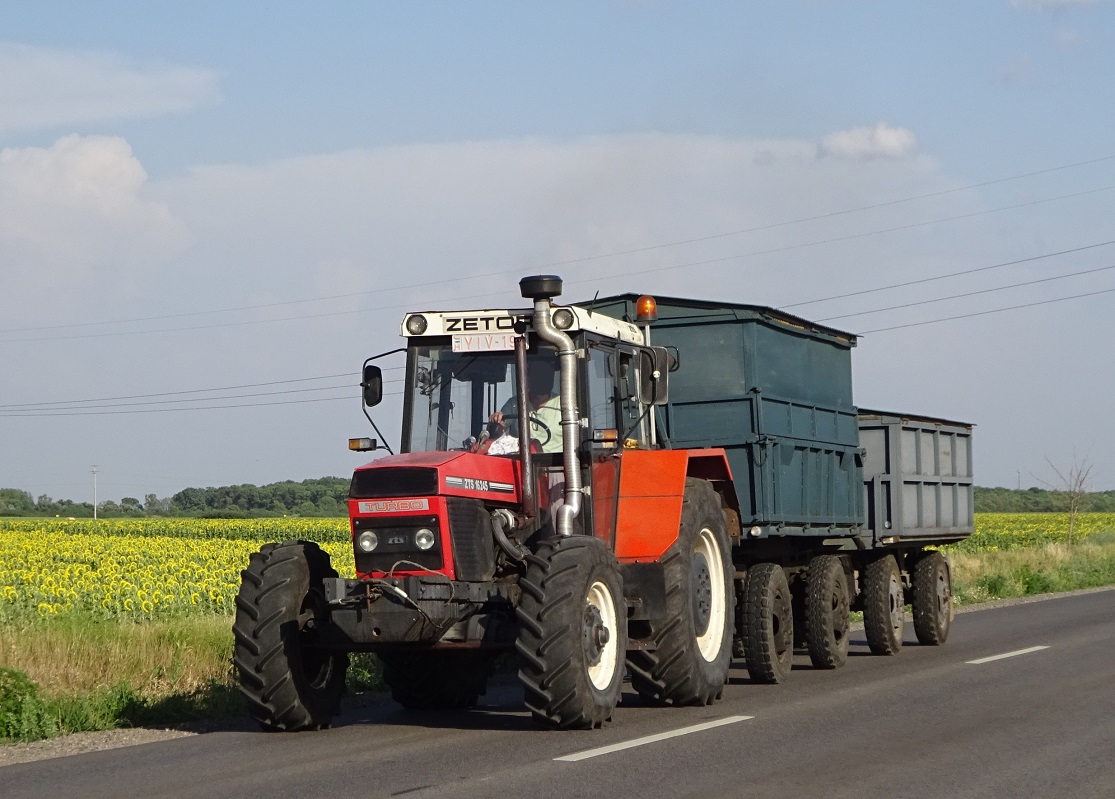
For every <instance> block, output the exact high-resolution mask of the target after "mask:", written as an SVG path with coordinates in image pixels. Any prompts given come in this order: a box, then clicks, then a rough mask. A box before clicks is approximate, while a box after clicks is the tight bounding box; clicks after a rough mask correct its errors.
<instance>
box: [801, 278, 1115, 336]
mask: <svg viewBox="0 0 1115 799" xmlns="http://www.w3.org/2000/svg"><path fill="white" fill-rule="evenodd" d="M1111 269H1115V264H1113V265H1111V266H1101V267H1098V268H1096V269H1085V270H1084V271H1082V272H1071V273H1069V274H1067V275H1054V276H1053V277H1043V278H1039V279H1037V280H1027V281H1026V282H1024V283H1011V284H1010V285H1009V286H998V287H996V288H991V289H979V290H976V291H966V292H964V293H963V294H953V295H951V296H948V297H937V298H936V299H932V300H918V301H917V302H907V303H903V304H902V305H889V306H887V307H886V308H874V309H872V310H870V311H857V312H856V313H846V314H841V315H840V316H827V317H825V318H823V319H817V320H815V321H817V322H832V321H834V320H836V319H848V318H850V317H853V316H867V315H868V314H873V313H883V312H884V311H897V310H900V309H902V308H914V307H916V306H918V305H932V304H933V303H935V302H947V301H948V300H962V299H967V298H968V297H976V296H978V295H980V294H994V293H995V292H996V291H1006V290H1007V289H1016V288H1021V287H1023V286H1035V285H1037V284H1039V283H1049V282H1051V281H1054V280H1064V279H1066V278H1070V277H1080V276H1081V275H1093V274H1095V273H1096V272H1107V271H1109V270H1111Z"/></svg>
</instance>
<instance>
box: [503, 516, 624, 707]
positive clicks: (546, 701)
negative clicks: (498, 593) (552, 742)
mask: <svg viewBox="0 0 1115 799" xmlns="http://www.w3.org/2000/svg"><path fill="white" fill-rule="evenodd" d="M519 585H520V587H521V588H522V591H523V596H522V600H521V601H520V603H519V607H518V608H517V609H516V615H517V616H518V619H519V638H518V640H517V641H516V642H515V648H516V649H517V650H518V651H519V657H520V667H519V680H520V682H522V684H523V688H524V691H525V694H526V704H527V707H529V708H530V711H531V713H532V715H533V716H534V718H535V720H536V721H538V722H540V723H542V724H545V725H547V726H551V727H561V728H592V727H600V726H603V724H604V722H605V721H607V720H608V719H610V718H611V716H612V711H613V710H615V707H616V704H617V703H618V702H619V697H620V690H621V688H622V685H623V671H624V669H623V665H624V661H623V653H624V650H626V648H627V606H626V604H625V603H624V599H623V585H622V582H621V580H620V576H619V568H618V566H617V564H616V559H615V556H614V555H613V554H612V552H611V550H609V549H608V547H607V546H606V545H605V544H604V542H603V541H601V540H600V539H598V538H592V537H589V536H580V535H577V536H570V537H568V538H551V539H548V540H546V541H543V542H542V543H541V544H540V545H539V546H538V550H537V551H536V552H535V553H533V554H531V555H528V556H527V573H526V574H525V575H524V576H523V578H522V579H521V580H520V581H519Z"/></svg>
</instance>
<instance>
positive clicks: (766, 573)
mask: <svg viewBox="0 0 1115 799" xmlns="http://www.w3.org/2000/svg"><path fill="white" fill-rule="evenodd" d="M743 650H744V657H745V658H747V673H748V674H750V675H751V679H753V680H755V681H756V682H765V683H780V682H785V681H786V678H787V677H789V676H790V669H791V667H792V665H793V661H794V612H793V607H792V603H791V600H790V586H789V584H788V583H787V582H786V572H784V571H783V570H782V567H781V566H779V565H778V564H777V563H758V564H756V565H754V566H752V567H751V568H750V569H748V571H747V590H746V595H745V599H744V608H743Z"/></svg>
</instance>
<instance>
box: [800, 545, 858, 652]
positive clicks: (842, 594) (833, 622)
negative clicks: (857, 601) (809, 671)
mask: <svg viewBox="0 0 1115 799" xmlns="http://www.w3.org/2000/svg"><path fill="white" fill-rule="evenodd" d="M848 604H849V602H848V578H847V577H846V576H845V574H844V565H843V563H841V560H840V558H838V557H837V556H835V555H818V556H816V557H814V558H813V559H811V560H810V561H809V572H808V577H807V578H806V586H805V645H806V647H807V648H808V650H809V659H810V660H811V661H813V665H814V666H815V667H816V668H818V669H838V668H840V667H841V666H843V665H844V664H845V663H847V662H848V628H849V627H851V619H850V617H849V615H848V612H849V611H848Z"/></svg>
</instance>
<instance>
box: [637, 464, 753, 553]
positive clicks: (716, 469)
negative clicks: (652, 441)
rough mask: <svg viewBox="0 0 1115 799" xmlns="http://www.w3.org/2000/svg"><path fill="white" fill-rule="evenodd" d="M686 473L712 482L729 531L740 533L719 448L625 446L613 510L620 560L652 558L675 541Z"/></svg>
mask: <svg viewBox="0 0 1115 799" xmlns="http://www.w3.org/2000/svg"><path fill="white" fill-rule="evenodd" d="M687 477H699V478H701V479H703V480H708V481H710V482H711V483H712V484H713V487H714V488H715V489H716V491H717V493H718V494H720V497H721V503H722V504H723V505H724V509H725V523H726V525H727V528H728V533H729V535H731V536H733V537H738V536H739V501H738V499H737V498H736V491H735V487H734V484H733V483H732V470H731V467H730V466H729V465H728V458H727V455H726V454H725V452H724V450H722V449H700V450H685V449H674V450H624V451H623V452H622V453H621V454H620V469H619V488H618V502H617V509H616V539H615V552H616V558H617V559H618V560H619V562H620V563H648V562H654V561H657V560H659V559H660V558H661V557H662V555H663V554H665V552H666V550H668V549H669V548H670V547H671V546H672V545H673V543H674V541H676V540H677V537H678V528H679V527H680V525H681V507H682V500H683V499H684V497H685V479H686V478H687Z"/></svg>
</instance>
